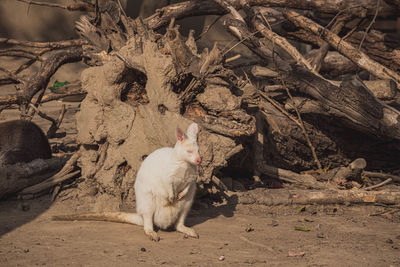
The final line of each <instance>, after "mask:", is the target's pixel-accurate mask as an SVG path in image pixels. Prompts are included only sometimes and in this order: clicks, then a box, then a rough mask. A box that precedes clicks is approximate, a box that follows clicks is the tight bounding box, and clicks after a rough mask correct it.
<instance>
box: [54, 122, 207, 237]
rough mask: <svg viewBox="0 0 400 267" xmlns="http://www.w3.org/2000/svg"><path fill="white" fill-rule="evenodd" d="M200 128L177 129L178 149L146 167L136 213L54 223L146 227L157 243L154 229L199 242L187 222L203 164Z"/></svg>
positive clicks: (156, 155) (157, 155)
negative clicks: (97, 222)
mask: <svg viewBox="0 0 400 267" xmlns="http://www.w3.org/2000/svg"><path fill="white" fill-rule="evenodd" d="M197 133H198V125H197V124H196V123H192V124H191V125H190V126H189V127H188V129H187V132H186V134H185V133H184V132H183V131H182V130H181V129H179V128H177V129H176V138H177V142H176V144H175V147H173V148H172V147H164V148H160V149H157V150H156V151H154V152H153V153H151V154H150V155H149V156H148V157H147V158H146V159H145V160H144V161H143V163H142V165H141V166H140V169H139V171H138V174H137V177H136V181H135V194H136V213H125V212H103V213H89V214H77V215H61V216H54V217H53V220H101V221H114V222H124V223H131V224H137V225H142V226H143V228H144V232H145V234H146V235H147V236H148V237H149V238H150V239H151V240H154V241H159V240H160V238H159V236H158V235H157V233H156V232H155V231H154V228H153V227H154V225H155V226H157V227H159V228H161V229H167V228H170V227H175V229H176V230H177V231H178V232H181V233H184V234H185V235H187V236H190V237H194V238H198V237H199V236H198V234H197V233H196V231H195V230H194V229H193V228H189V227H187V226H185V219H186V216H187V214H188V212H189V210H190V207H191V205H192V202H193V199H194V196H195V192H196V178H197V165H199V164H200V162H201V158H200V155H199V147H198V145H197Z"/></svg>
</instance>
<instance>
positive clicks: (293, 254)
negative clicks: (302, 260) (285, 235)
mask: <svg viewBox="0 0 400 267" xmlns="http://www.w3.org/2000/svg"><path fill="white" fill-rule="evenodd" d="M305 254H306V253H305V252H304V251H301V252H293V251H289V252H288V256H289V257H303V256H304V255H305Z"/></svg>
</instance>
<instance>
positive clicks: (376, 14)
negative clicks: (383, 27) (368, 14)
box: [358, 0, 381, 50]
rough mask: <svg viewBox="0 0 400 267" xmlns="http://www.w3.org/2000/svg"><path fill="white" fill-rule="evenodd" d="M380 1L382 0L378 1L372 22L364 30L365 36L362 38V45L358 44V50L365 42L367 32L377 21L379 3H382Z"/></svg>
mask: <svg viewBox="0 0 400 267" xmlns="http://www.w3.org/2000/svg"><path fill="white" fill-rule="evenodd" d="M380 3H381V0H377V1H376V11H375V14H374V17H373V18H372V20H371V23H370V24H369V25H368V27H367V28H366V29H365V32H364V35H363V37H362V39H361V42H360V45H359V46H358V50H360V49H361V47H362V44H363V43H364V40H365V37H366V36H367V34H368V32H369V30H370V29H371V27H372V25H373V24H374V23H375V20H376V17H377V16H378V13H379V5H380Z"/></svg>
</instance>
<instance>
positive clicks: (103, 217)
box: [52, 212, 143, 225]
mask: <svg viewBox="0 0 400 267" xmlns="http://www.w3.org/2000/svg"><path fill="white" fill-rule="evenodd" d="M52 220H53V221H105V222H118V223H129V224H136V225H143V218H142V216H141V215H139V214H137V213H128V212H100V213H83V214H71V215H57V216H53V217H52Z"/></svg>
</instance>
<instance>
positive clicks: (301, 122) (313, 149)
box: [280, 77, 322, 171]
mask: <svg viewBox="0 0 400 267" xmlns="http://www.w3.org/2000/svg"><path fill="white" fill-rule="evenodd" d="M280 80H281V83H282V85H283V88H285V90H286V93H287V94H288V96H289V98H290V100H291V101H292V106H293V108H294V110H295V111H296V114H297V117H298V119H299V123H300V128H301V130H302V131H303V133H304V137H305V138H306V141H307V144H308V146H309V147H310V149H311V153H312V155H313V158H314V161H315V163H316V164H317V167H318V170H320V171H322V165H321V162H320V161H319V159H318V157H317V153H316V152H315V148H314V146H313V145H312V143H311V140H310V137H309V136H308V133H307V130H306V127H305V126H304V122H303V120H302V118H301V115H300V112H299V110H298V109H297V107H296V105H295V104H294V101H293V97H292V94H291V93H290V91H289V88H288V87H287V86H286V84H285V81H284V80H283V79H282V77H280Z"/></svg>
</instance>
